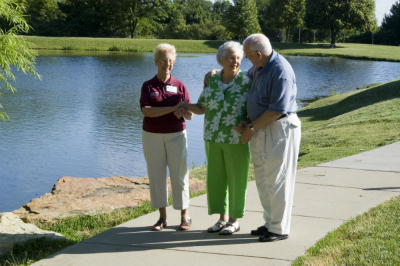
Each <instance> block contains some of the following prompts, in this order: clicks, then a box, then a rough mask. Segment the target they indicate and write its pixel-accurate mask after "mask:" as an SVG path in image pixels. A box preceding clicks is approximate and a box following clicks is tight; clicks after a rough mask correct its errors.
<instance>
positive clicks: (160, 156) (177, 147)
mask: <svg viewBox="0 0 400 266" xmlns="http://www.w3.org/2000/svg"><path fill="white" fill-rule="evenodd" d="M175 58H176V51H175V47H174V46H173V45H170V44H166V43H165V44H159V45H158V46H157V47H156V49H155V52H154V62H155V64H156V66H157V68H158V73H157V75H156V76H155V77H154V78H152V79H151V80H148V81H146V82H144V83H143V86H142V94H141V97H140V108H141V109H142V112H143V114H144V119H143V133H142V143H143V153H144V157H145V159H146V162H147V173H148V176H149V182H150V197H151V206H152V207H153V208H156V209H159V211H160V219H159V220H158V221H157V223H156V224H154V226H153V230H155V231H161V230H162V229H163V228H164V227H166V226H167V212H166V207H167V206H168V191H167V188H168V186H167V166H168V168H169V172H170V179H171V187H172V201H173V205H172V206H173V208H174V209H175V210H181V224H180V227H179V228H180V229H181V230H188V229H190V225H191V223H192V220H191V219H190V216H189V212H188V207H189V176H188V169H187V161H186V157H187V140H186V125H185V119H189V120H190V119H192V117H193V114H192V113H191V112H189V111H188V110H187V109H186V108H185V107H182V106H181V102H182V101H188V102H190V98H189V94H188V92H187V89H186V87H185V85H184V84H183V83H182V82H181V81H179V80H177V79H175V78H174V77H172V76H171V70H172V68H173V65H174V62H175Z"/></svg>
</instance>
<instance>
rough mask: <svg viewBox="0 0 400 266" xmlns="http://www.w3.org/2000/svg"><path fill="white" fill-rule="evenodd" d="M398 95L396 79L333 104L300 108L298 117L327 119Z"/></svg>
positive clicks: (398, 88) (398, 82)
mask: <svg viewBox="0 0 400 266" xmlns="http://www.w3.org/2000/svg"><path fill="white" fill-rule="evenodd" d="M399 97H400V80H397V81H393V82H390V83H386V84H383V85H380V86H376V87H373V88H370V89H366V90H363V91H360V92H359V93H356V94H354V95H351V96H348V97H346V98H345V99H343V100H342V101H340V102H337V103H335V104H331V105H326V106H322V107H316V108H310V109H306V110H300V111H299V112H298V115H299V117H310V121H321V120H329V119H331V118H334V117H336V116H338V115H342V114H345V113H348V112H352V111H354V110H357V109H360V108H363V107H367V106H369V105H373V104H376V103H379V102H383V101H387V100H391V99H395V98H399Z"/></svg>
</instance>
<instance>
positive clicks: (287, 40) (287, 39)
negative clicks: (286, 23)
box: [286, 27, 290, 42]
mask: <svg viewBox="0 0 400 266" xmlns="http://www.w3.org/2000/svg"><path fill="white" fill-rule="evenodd" d="M289 35H290V27H287V28H286V42H289Z"/></svg>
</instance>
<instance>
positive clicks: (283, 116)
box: [276, 114, 289, 121]
mask: <svg viewBox="0 0 400 266" xmlns="http://www.w3.org/2000/svg"><path fill="white" fill-rule="evenodd" d="M288 116H289V115H287V114H283V115H281V116H280V117H279V118H278V119H276V121H278V120H281V119H283V118H285V117H288Z"/></svg>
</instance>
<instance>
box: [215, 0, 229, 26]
mask: <svg viewBox="0 0 400 266" xmlns="http://www.w3.org/2000/svg"><path fill="white" fill-rule="evenodd" d="M230 6H232V4H231V2H230V1H229V0H216V1H215V2H214V3H213V5H212V7H211V9H212V11H211V13H212V17H213V19H216V20H219V21H221V20H222V18H223V15H224V14H225V12H227V11H228V8H229V7H230Z"/></svg>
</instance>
